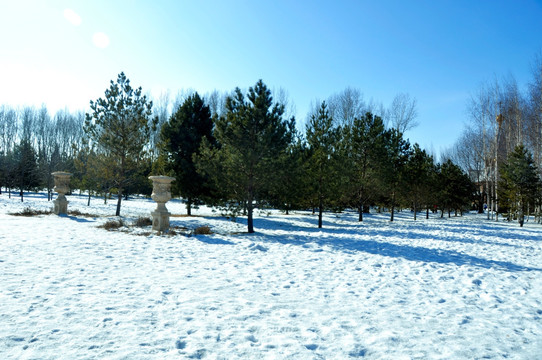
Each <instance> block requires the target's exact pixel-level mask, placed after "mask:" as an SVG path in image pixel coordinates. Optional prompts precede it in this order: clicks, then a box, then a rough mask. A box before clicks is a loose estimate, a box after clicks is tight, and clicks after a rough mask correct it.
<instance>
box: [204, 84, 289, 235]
mask: <svg viewBox="0 0 542 360" xmlns="http://www.w3.org/2000/svg"><path fill="white" fill-rule="evenodd" d="M226 109H227V111H226V114H225V116H222V117H220V118H218V119H217V121H216V127H215V138H216V140H217V146H216V147H213V146H212V144H210V143H209V141H206V140H204V141H203V144H202V151H201V154H200V155H199V156H197V160H198V161H197V163H198V169H199V171H203V172H204V173H205V174H207V175H212V176H213V178H214V180H215V182H217V183H218V184H219V185H220V186H221V187H222V188H223V189H225V190H224V193H225V194H224V195H223V196H227V198H226V199H225V200H229V201H231V200H235V201H237V203H238V204H239V205H241V206H246V213H247V228H248V232H249V233H253V232H254V219H253V210H254V202H255V201H256V200H258V198H259V197H261V195H262V194H265V193H268V192H269V189H270V188H272V186H273V181H276V177H275V173H276V170H277V167H278V165H279V162H278V161H277V159H279V158H280V156H281V154H282V153H283V152H284V151H286V149H287V147H288V144H289V143H290V142H291V137H292V134H291V133H290V132H289V131H288V130H289V129H291V128H293V125H292V124H293V122H294V119H291V120H289V121H288V120H285V119H283V113H284V105H282V104H279V103H274V101H273V97H272V96H271V91H270V90H269V89H268V88H267V86H266V85H265V84H264V83H263V82H262V80H259V81H258V82H257V83H256V84H255V85H254V87H250V88H249V89H248V93H247V95H246V98H245V95H243V93H242V92H241V90H240V89H239V88H236V89H235V91H234V94H233V95H232V96H230V97H228V98H227V100H226ZM213 173H214V174H213Z"/></svg>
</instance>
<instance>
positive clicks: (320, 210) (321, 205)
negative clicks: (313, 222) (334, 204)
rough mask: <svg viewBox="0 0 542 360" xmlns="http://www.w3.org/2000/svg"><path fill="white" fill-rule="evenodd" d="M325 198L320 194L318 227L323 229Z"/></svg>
mask: <svg viewBox="0 0 542 360" xmlns="http://www.w3.org/2000/svg"><path fill="white" fill-rule="evenodd" d="M323 203H324V202H323V200H322V196H320V198H319V200H318V229H321V228H322V212H323V209H322V207H323V205H324V204H323Z"/></svg>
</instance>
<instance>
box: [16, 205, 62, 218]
mask: <svg viewBox="0 0 542 360" xmlns="http://www.w3.org/2000/svg"><path fill="white" fill-rule="evenodd" d="M52 212H53V211H52V210H36V209H32V208H30V207H25V208H24V209H23V210H22V211H19V212H17V213H10V214H9V215H14V216H37V215H49V214H52Z"/></svg>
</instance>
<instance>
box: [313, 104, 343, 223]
mask: <svg viewBox="0 0 542 360" xmlns="http://www.w3.org/2000/svg"><path fill="white" fill-rule="evenodd" d="M337 142H338V131H337V129H336V128H334V126H333V118H332V117H331V116H330V115H329V111H328V109H327V105H326V103H325V101H324V102H322V104H321V105H320V107H319V108H318V110H317V111H316V113H314V114H312V115H311V117H310V119H309V123H308V125H307V143H308V145H309V153H310V155H309V159H308V167H309V176H310V178H311V179H312V181H313V183H312V187H311V188H312V189H314V196H315V198H316V204H317V206H318V228H321V227H322V214H323V211H324V207H325V206H329V205H330V203H331V200H332V199H333V198H334V197H336V196H337V194H336V191H335V190H336V189H334V187H333V182H334V181H335V180H336V173H335V169H336V165H337V163H336V158H335V147H336V144H337Z"/></svg>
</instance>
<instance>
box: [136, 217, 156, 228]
mask: <svg viewBox="0 0 542 360" xmlns="http://www.w3.org/2000/svg"><path fill="white" fill-rule="evenodd" d="M151 225H152V219H151V218H149V217H144V216H140V217H138V218H137V219H136V221H134V226H137V227H145V226H151Z"/></svg>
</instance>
